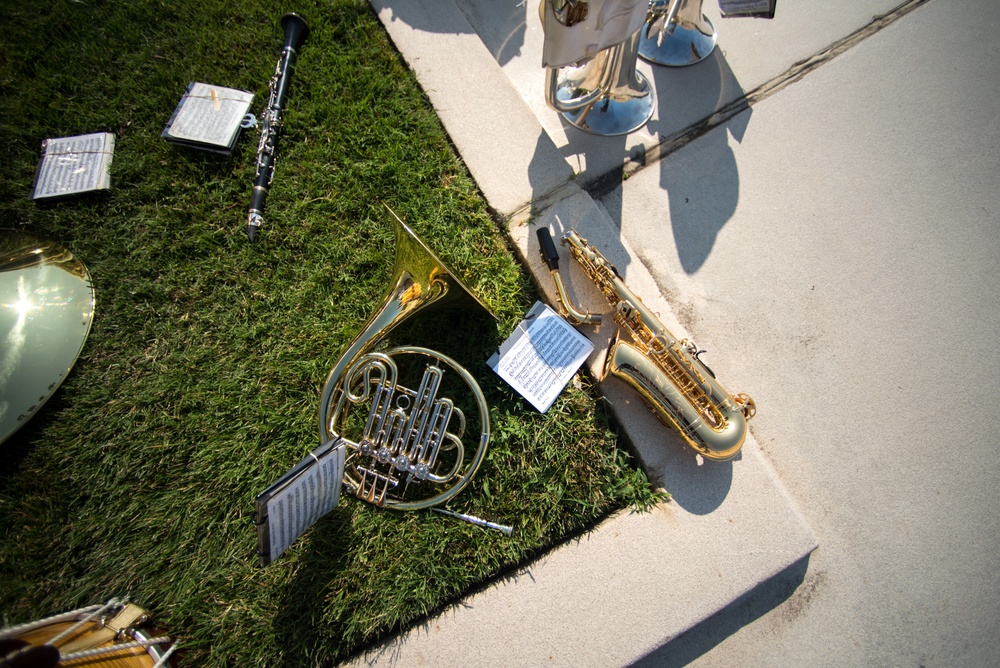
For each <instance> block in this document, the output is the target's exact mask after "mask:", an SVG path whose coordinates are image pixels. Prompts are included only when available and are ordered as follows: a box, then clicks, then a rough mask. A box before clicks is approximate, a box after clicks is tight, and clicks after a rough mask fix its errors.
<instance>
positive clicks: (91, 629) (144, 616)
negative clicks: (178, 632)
mask: <svg viewBox="0 0 1000 668" xmlns="http://www.w3.org/2000/svg"><path fill="white" fill-rule="evenodd" d="M148 620H149V614H148V613H147V612H146V610H144V609H143V608H141V607H139V606H137V605H135V604H133V603H128V602H126V601H122V600H119V599H111V600H110V601H108V602H107V603H105V604H104V605H92V606H88V607H86V608H80V609H79V610H73V611H71V612H66V613H62V614H58V615H54V616H52V617H47V618H45V619H41V620H38V621H34V622H29V623H27V624H21V625H19V626H14V627H11V628H8V629H3V630H0V641H3V642H4V643H5V644H6V645H8V646H11V647H16V649H13V650H11V651H8V652H7V654H6V656H4V657H0V666H2V665H50V666H56V665H60V666H61V665H81V666H84V665H85V666H93V667H94V668H99V667H100V666H109V667H110V666H121V667H122V668H128V667H130V666H135V667H136V668H139V667H143V668H148V667H150V666H152V667H153V668H160V667H162V666H168V665H172V664H171V657H172V656H173V654H174V652H175V650H176V648H177V644H176V643H174V642H173V640H172V639H171V638H170V637H167V636H151V635H150V634H149V633H148V631H146V630H145V629H143V628H142V627H143V625H145V624H146V623H147V621H148Z"/></svg>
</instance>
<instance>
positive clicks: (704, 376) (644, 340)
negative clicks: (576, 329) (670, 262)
mask: <svg viewBox="0 0 1000 668" xmlns="http://www.w3.org/2000/svg"><path fill="white" fill-rule="evenodd" d="M538 237H539V241H540V247H541V252H542V259H543V260H544V261H545V262H546V264H548V265H549V269H550V270H552V272H553V273H556V272H557V270H558V264H557V262H556V263H554V262H553V261H552V255H554V254H555V253H553V252H552V251H554V249H555V245H554V244H553V243H552V239H551V236H550V234H549V231H548V229H547V228H544V227H543V228H539V230H538ZM543 237H548V241H545V240H543ZM562 243H563V245H564V246H567V247H568V248H569V251H570V255H571V256H572V257H573V259H574V260H576V262H577V263H578V264H579V265H580V267H581V268H582V269H583V271H584V273H586V274H587V276H588V278H590V279H591V281H593V282H594V284H595V285H596V286H597V288H598V289H599V291H600V292H601V294H602V295H604V297H605V298H606V299H607V300H608V303H609V304H610V306H611V307H612V309H613V310H614V321H615V324H617V325H618V331H617V332H616V334H615V336H614V338H613V339H612V342H611V345H610V347H609V349H608V353H607V356H606V357H605V362H604V368H603V370H602V372H601V377H600V379H599V380H600V382H604V380H605V379H606V378H607V377H608V375H609V374H610V375H612V376H615V377H616V378H618V379H620V380H622V381H624V382H625V383H626V384H628V385H629V386H631V387H632V389H634V390H635V391H636V392H637V393H638V394H639V396H640V397H641V398H642V400H643V402H645V403H646V405H647V406H649V407H650V409H651V410H652V411H653V414H654V415H656V416H657V418H659V419H660V421H661V422H663V423H664V424H667V425H669V426H671V427H673V428H674V429H675V430H676V431H677V432H678V433H679V434H680V435H681V437H682V438H683V439H684V440H685V442H687V444H688V445H690V446H691V447H692V448H693V449H694V450H695V451H696V452H697V453H698V454H700V455H702V456H703V457H705V458H707V459H712V460H715V461H725V460H728V459H732V458H733V457H735V456H736V455H737V454H738V453H739V451H740V449H741V448H742V447H743V442H744V440H745V439H746V432H747V421H749V420H750V419H751V418H753V416H754V415H755V414H756V412H757V405H756V404H755V403H754V400H753V399H751V398H750V397H749V396H748V395H746V394H730V393H729V392H727V391H726V390H725V389H724V388H723V387H722V386H721V385H720V384H719V382H718V381H717V380H716V378H715V374H714V373H712V371H711V369H709V368H708V367H707V366H706V365H705V363H704V362H702V360H701V358H700V355H701V354H702V353H704V351H699V350H698V348H697V346H696V345H695V344H694V342H693V341H691V340H690V339H682V340H677V338H676V337H674V335H673V334H671V333H670V331H669V330H668V329H667V328H666V327H665V326H664V325H663V324H662V323H661V322H660V320H659V318H657V317H656V316H655V315H654V314H653V313H652V311H650V310H649V309H648V308H647V307H646V306H645V304H643V302H642V299H640V298H639V297H638V296H637V295H636V294H635V293H633V292H632V291H631V290H630V289H629V288H628V286H626V285H625V282H624V281H623V280H622V277H621V275H620V274H619V273H618V269H616V268H615V266H614V265H613V264H611V263H610V262H608V261H607V259H605V257H604V256H603V255H601V253H600V252H599V251H598V250H597V249H596V248H594V247H593V246H591V245H589V244H588V243H587V240H586V239H584V238H582V237H580V235H578V234H577V233H576V232H575V231H573V230H570V231H569V233H568V234H566V235H565V236H564V237H563V239H562ZM559 301H560V308H561V309H562V310H563V313H564V314H565V313H568V312H574V313H578V314H582V315H585V316H587V317H590V316H591V315H592V314H584V313H583V312H582V311H579V310H578V309H576V308H574V307H572V305H571V304H569V302H568V299H567V297H566V293H565V291H564V290H559ZM591 322H593V320H591ZM598 322H599V321H598Z"/></svg>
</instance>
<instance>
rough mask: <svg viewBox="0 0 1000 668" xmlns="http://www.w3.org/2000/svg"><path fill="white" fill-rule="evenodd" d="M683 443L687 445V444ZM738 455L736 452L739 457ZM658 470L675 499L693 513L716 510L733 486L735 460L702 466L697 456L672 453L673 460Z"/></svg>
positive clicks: (665, 486)
mask: <svg viewBox="0 0 1000 668" xmlns="http://www.w3.org/2000/svg"><path fill="white" fill-rule="evenodd" d="M664 429H666V427H664ZM682 447H685V448H687V446H686V445H683V446H682ZM684 454H685V455H687V454H688V453H687V452H685V453H684ZM739 458H740V457H739V456H737V460H736V461H738V460H739ZM657 473H658V474H659V478H660V480H662V485H663V487H664V488H665V489H666V490H667V491H669V492H670V498H671V499H672V500H673V501H674V503H676V504H677V505H679V506H680V507H681V508H683V509H684V510H686V511H688V512H689V513H691V514H692V515H708V514H710V513H712V512H713V511H715V509H716V508H718V507H719V506H720V505H722V502H723V501H725V500H726V497H727V496H728V495H729V490H730V488H731V487H732V486H733V461H727V462H705V463H703V464H702V465H700V466H699V465H698V462H697V460H696V459H695V457H692V456H683V457H673V458H672V459H671V461H670V464H669V465H668V466H664V467H663V468H662V469H661V470H660V471H657Z"/></svg>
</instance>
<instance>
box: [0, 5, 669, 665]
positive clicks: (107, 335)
mask: <svg viewBox="0 0 1000 668" xmlns="http://www.w3.org/2000/svg"><path fill="white" fill-rule="evenodd" d="M285 11H296V12H298V13H300V14H302V15H303V16H304V17H306V19H307V20H308V21H309V25H310V28H311V33H310V36H309V38H308V41H307V42H306V43H305V44H304V45H303V47H302V49H301V52H300V54H299V56H298V58H297V60H296V66H295V71H294V73H293V77H292V81H291V88H290V92H289V97H288V102H287V107H286V111H285V115H284V124H285V127H284V131H283V135H282V137H281V139H280V144H279V148H278V163H277V168H276V174H275V177H274V183H273V187H272V192H271V195H270V198H269V201H268V209H267V211H266V219H267V226H266V227H265V228H264V229H262V231H261V235H260V238H259V239H258V241H257V242H256V244H253V245H250V244H249V243H248V242H247V239H246V230H245V216H246V207H247V205H248V201H249V191H250V185H251V183H252V180H253V171H254V161H255V157H256V139H257V135H256V133H254V132H246V134H244V136H243V137H242V138H241V139H240V141H239V142H238V143H237V147H236V150H235V152H234V154H233V156H232V157H231V158H228V159H226V158H222V157H218V156H212V155H208V154H199V153H196V152H193V151H184V150H181V149H178V148H177V147H174V146H171V145H169V144H167V143H166V142H164V141H163V140H162V139H160V137H159V134H160V131H161V130H162V128H163V125H164V123H165V122H166V120H167V119H168V118H169V115H170V113H171V112H172V110H173V108H174V107H175V106H176V104H177V101H178V99H179V97H180V95H181V94H182V93H183V91H184V89H185V87H186V85H187V84H188V82H190V81H204V82H208V83H214V84H218V85H221V86H229V87H234V88H241V89H244V90H249V91H252V92H254V93H255V94H256V95H257V97H256V99H255V102H254V110H255V111H258V112H259V109H260V108H261V107H262V105H263V104H264V102H265V101H266V97H267V92H266V85H267V80H268V78H269V77H270V76H271V74H272V73H273V71H274V67H275V62H276V60H277V57H278V50H279V49H280V46H281V41H282V34H281V29H280V27H279V26H278V19H279V17H280V16H281V14H282V13H284V12H285ZM0 20H2V22H3V23H4V25H5V26H6V34H5V40H4V43H3V44H2V45H0V141H2V142H3V145H4V146H5V147H6V148H7V156H6V160H4V161H2V163H0V212H2V220H0V227H15V228H21V229H25V230H27V231H29V232H32V233H34V234H37V235H39V236H42V237H45V238H48V239H52V240H54V241H57V242H58V243H61V244H63V245H64V246H66V247H67V248H69V249H70V250H71V251H72V252H73V253H74V254H75V255H77V256H78V257H80V258H81V259H82V260H83V261H84V262H85V263H86V264H87V266H88V268H89V270H90V273H91V276H92V278H93V281H94V285H95V290H96V295H97V309H96V314H95V319H94V325H93V329H92V331H91V334H90V338H89V339H88V341H87V343H86V345H85V347H84V350H83V353H82V355H81V358H80V359H79V361H78V362H77V364H76V366H75V367H74V369H73V370H72V372H71V373H70V374H69V376H68V377H67V379H66V381H65V382H64V384H63V386H62V387H61V388H60V389H59V391H58V392H57V393H56V395H55V396H54V397H53V399H52V400H50V401H49V403H47V404H46V405H45V406H44V407H43V408H42V409H41V410H40V411H39V413H38V414H36V415H35V417H34V418H33V419H32V420H31V421H30V422H29V424H28V425H26V426H25V427H24V428H22V429H21V430H20V431H19V432H18V433H17V434H15V435H14V436H13V437H12V438H11V439H9V440H8V441H6V442H5V443H4V444H3V446H2V447H3V449H4V456H3V461H2V463H0V537H2V542H0V583H2V584H3V586H2V587H0V609H2V610H3V611H4V614H5V619H4V621H5V622H6V623H11V624H13V623H18V622H22V621H27V620H30V619H38V618H41V617H44V616H46V615H49V614H53V613H56V612H61V611H65V610H70V609H74V608H77V607H81V606H84V605H89V604H92V603H96V602H103V601H104V600H107V599H108V598H110V597H112V596H122V595H128V596H130V597H131V598H132V600H133V601H135V602H137V603H140V604H141V605H143V606H144V607H146V608H148V609H149V610H150V611H151V612H152V613H153V615H154V618H155V621H156V622H157V623H158V624H159V625H161V626H163V627H164V628H166V629H168V630H169V631H170V632H171V633H172V634H174V635H176V636H177V637H178V638H180V639H181V641H182V643H183V645H184V648H185V653H184V656H183V660H184V663H185V664H187V665H204V666H212V665H230V664H232V663H239V664H241V665H262V666H263V665H281V664H286V665H288V664H290V665H298V664H330V663H333V662H334V661H336V660H337V659H340V658H343V657H346V656H348V655H350V654H351V653H352V652H355V651H357V650H358V649H360V648H362V647H363V646H365V645H367V644H369V643H371V642H374V641H376V640H377V639H378V638H380V637H384V636H385V635H386V634H388V633H391V632H393V631H394V630H398V629H401V628H405V627H407V626H409V625H411V624H413V623H415V622H416V621H419V620H420V619H422V618H424V617H425V616H426V615H428V614H431V613H433V611H435V610H438V609H440V608H441V606H444V605H447V604H448V603H449V602H452V601H454V600H456V599H457V598H458V597H460V596H461V595H463V593H467V592H470V591H473V590H475V589H476V588H479V587H482V586H484V583H487V582H489V581H490V579H491V578H493V577H495V576H497V575H498V574H501V573H503V572H505V571H506V570H507V569H511V568H514V567H517V566H518V565H520V564H523V563H525V562H526V561H528V560H530V559H531V558H533V557H535V556H537V555H539V554H540V553H542V552H543V551H545V550H546V549H548V548H549V547H551V546H552V545H554V544H557V543H558V542H559V541H560V540H563V539H564V538H565V537H566V536H570V535H574V534H575V533H577V532H580V531H583V530H586V528H587V527H588V526H591V524H592V523H593V522H595V521H597V520H599V519H600V518H601V517H603V516H605V515H606V513H608V512H610V511H611V510H613V509H615V508H619V507H624V506H632V507H635V508H642V507H644V506H646V505H648V504H650V503H652V502H654V501H655V500H656V499H657V498H660V497H658V496H657V494H656V492H655V491H654V490H652V489H651V486H650V483H649V481H648V480H647V479H646V477H645V475H644V474H643V472H642V471H641V470H640V469H639V468H638V466H637V465H636V463H635V462H634V461H633V460H632V458H631V457H630V456H629V454H628V453H627V452H625V451H624V450H622V449H621V448H619V447H617V445H616V439H615V437H614V434H613V433H612V431H611V430H610V429H609V427H608V425H607V423H606V416H605V415H604V413H603V411H602V409H601V407H600V404H599V401H598V400H597V398H596V397H597V393H596V391H595V389H594V388H593V387H592V385H591V382H590V380H589V379H588V378H586V377H585V376H579V377H578V378H577V380H576V382H575V383H574V384H571V385H570V387H569V388H568V389H567V390H566V391H565V392H564V393H563V394H562V395H561V396H560V397H559V399H558V400H557V401H556V403H555V405H554V406H553V407H552V408H551V409H550V410H549V411H548V412H547V413H546V414H545V415H540V414H538V413H536V412H534V411H533V410H532V409H530V407H529V406H527V404H526V403H524V402H523V400H521V399H520V398H519V397H518V396H517V395H515V394H514V393H513V391H512V390H510V389H509V388H508V387H506V386H505V385H504V384H503V383H502V381H500V380H499V378H497V377H496V376H494V375H493V373H492V371H490V370H489V369H488V368H486V366H485V359H486V357H487V352H488V351H489V350H491V349H493V348H495V347H496V345H497V344H498V343H499V339H502V338H503V336H504V334H505V333H506V332H509V331H511V330H512V329H513V327H514V326H515V324H516V323H517V322H518V321H519V319H520V317H521V316H522V315H523V313H525V312H526V311H527V309H528V308H529V307H530V305H531V304H532V303H533V302H534V300H535V299H536V298H537V295H536V292H535V290H534V288H533V286H532V284H531V281H530V279H529V278H528V276H527V275H526V272H525V271H524V270H523V268H522V267H521V266H520V265H519V264H518V263H517V261H516V260H515V258H514V255H513V253H512V252H511V250H510V248H509V245H508V241H507V239H506V236H505V234H504V232H503V231H502V230H501V229H500V228H499V226H498V225H497V224H496V222H495V221H494V220H493V219H492V218H491V217H490V215H489V213H488V211H487V207H486V205H485V202H484V201H483V198H482V197H481V195H480V194H479V192H478V190H477V188H476V185H475V183H474V182H473V180H472V179H471V177H470V176H469V174H468V173H467V171H466V169H465V167H464V165H463V164H462V163H461V160H460V159H459V158H458V157H457V154H456V152H455V150H454V147H453V146H452V145H451V144H450V142H449V140H448V137H447V135H446V134H445V132H444V131H443V129H442V127H441V125H440V122H439V120H438V119H437V117H436V115H435V114H434V112H433V109H432V108H431V107H430V105H429V104H428V102H427V100H426V98H425V96H424V95H423V93H422V92H421V91H420V89H419V86H418V85H417V83H416V81H415V78H414V77H413V75H412V73H411V72H410V71H409V70H408V69H407V68H406V66H405V65H404V64H403V62H402V59H401V58H400V57H399V55H398V53H397V52H396V51H395V49H394V48H393V46H392V45H391V43H390V42H389V40H388V39H387V37H386V35H385V33H384V30H383V28H382V26H381V24H380V23H379V22H378V20H377V18H376V17H375V16H374V13H373V12H372V10H371V8H370V7H369V6H368V4H367V3H366V2H362V1H360V0H354V1H350V2H347V1H344V2H333V3H321V2H304V3H299V4H296V5H294V6H292V5H290V4H287V3H279V4H277V5H274V4H271V3H264V2H262V1H259V2H254V1H248V2H243V3H240V6H239V7H233V6H231V5H230V4H227V3H222V2H217V1H214V0H206V1H205V2H201V3H190V4H188V3H182V4H171V3H165V2H158V1H154V0H139V1H137V2H134V3H106V2H98V1H96V0H95V1H92V2H86V3H81V2H71V1H70V0H64V1H59V0H50V1H47V2H40V3H31V5H30V6H28V5H24V4H23V3H16V2H13V1H12V0H0ZM95 131H109V132H114V133H115V135H116V152H115V158H114V162H113V164H112V170H111V176H112V188H111V190H110V191H108V192H106V193H101V194H97V195H89V196H85V197H80V198H77V199H74V200H69V201H66V202H62V203H56V204H50V205H39V204H35V203H32V202H31V201H29V200H28V199H27V194H28V192H29V191H30V187H31V182H32V179H33V177H34V171H35V169H36V166H37V161H38V147H39V144H40V142H41V140H42V139H44V138H46V137H58V136H70V135H74V134H83V133H87V132H95ZM383 203H385V204H388V205H390V206H391V207H392V208H393V210H395V211H396V212H397V213H398V214H399V215H400V216H401V217H402V218H403V219H404V220H406V222H407V223H408V224H409V225H411V226H412V227H413V228H414V229H415V230H416V231H417V232H418V234H420V236H421V237H422V238H423V239H424V240H425V241H426V242H427V243H428V245H429V246H430V247H431V248H432V249H433V250H434V251H435V252H436V253H437V254H438V255H439V256H440V257H441V258H442V259H443V260H444V261H445V262H446V264H447V265H448V266H449V268H450V269H451V270H452V271H454V272H455V273H456V274H457V275H458V276H459V277H461V278H462V280H463V281H465V282H466V283H467V284H468V285H469V286H470V287H471V288H472V289H473V291H474V292H475V293H476V295H477V296H479V297H480V299H482V300H483V301H484V302H485V303H486V304H487V305H488V306H489V307H490V308H491V309H492V310H493V311H494V313H496V315H497V317H498V320H499V325H498V327H497V333H496V334H495V335H493V334H490V335H480V334H479V333H478V332H477V333H470V332H468V331H466V330H462V329H458V328H456V327H455V326H454V325H453V323H452V322H451V321H450V320H448V319H445V318H439V319H435V320H434V321H433V322H432V324H427V323H424V322H421V323H420V324H419V326H417V325H414V326H413V327H409V328H406V329H405V331H402V332H400V336H402V335H404V334H411V333H412V334H413V335H427V336H431V335H433V336H434V337H437V338H440V339H446V340H447V341H446V343H448V345H452V346H458V347H459V348H461V349H462V350H463V352H464V353H465V355H464V357H463V360H462V361H464V363H465V365H466V367H467V368H469V370H470V371H471V372H472V373H473V375H475V376H476V378H477V379H478V381H479V383H480V385H482V387H483V389H484V392H485V393H486V395H487V399H488V402H489V404H490V407H491V414H490V418H491V421H492V427H493V429H492V432H493V433H492V439H491V443H490V450H489V452H488V454H487V457H486V461H485V462H484V464H483V466H482V468H481V469H480V471H479V473H478V475H477V476H476V478H475V479H474V480H473V482H472V484H471V485H470V487H469V488H468V489H466V490H465V491H464V492H463V493H462V494H461V495H460V496H459V497H458V498H457V499H456V501H455V502H454V504H453V505H452V508H453V509H455V510H459V511H463V512H468V513H470V514H474V515H477V516H480V517H484V518H488V519H491V520H495V521H500V522H502V523H505V524H512V525H514V527H515V533H514V536H513V537H512V538H507V537H504V536H502V535H501V534H499V533H497V532H491V531H486V530H483V529H481V528H478V527H474V526H471V525H467V524H465V523H462V522H458V521H454V520H451V519H449V518H444V517H440V516H437V515H436V514H432V513H427V512H418V513H410V514H401V513H391V512H384V511H378V510H376V509H374V508H372V507H370V506H367V505H365V504H362V503H361V502H358V501H356V500H354V499H344V500H343V502H342V506H341V507H340V508H338V509H337V510H336V511H334V512H333V513H331V514H330V515H328V516H327V517H325V518H323V519H322V520H320V521H319V522H318V523H317V524H316V525H315V526H314V527H313V528H312V529H311V530H310V531H309V532H308V533H307V534H306V535H305V536H304V537H303V538H302V539H300V540H299V541H298V542H297V543H296V544H295V545H294V546H293V547H292V549H291V550H290V551H289V552H288V553H286V555H284V556H283V557H281V559H279V560H278V561H277V562H276V563H275V564H273V565H272V566H270V567H268V568H266V569H262V568H260V567H259V565H258V564H257V559H256V557H255V555H254V554H253V551H254V548H255V545H256V543H255V534H254V528H253V526H252V525H251V522H250V519H251V517H250V516H251V511H252V500H253V497H254V495H255V494H256V493H257V492H259V491H261V490H262V489H263V488H264V487H266V486H267V485H268V484H269V483H270V482H272V481H273V480H274V479H275V478H276V477H277V476H279V475H280V474H281V473H283V472H284V471H285V470H287V469H288V468H289V467H290V466H291V465H292V464H294V463H295V462H296V461H298V460H299V459H300V458H301V457H302V456H303V455H304V454H305V453H306V452H308V451H309V450H311V449H312V448H313V447H315V445H316V444H317V434H316V416H317V413H318V405H317V404H318V399H319V394H320V391H321V389H322V385H323V383H324V381H325V379H326V375H327V373H328V372H329V370H330V368H331V367H332V365H333V363H334V362H335V361H336V358H337V357H338V356H339V354H340V352H341V351H342V350H343V349H344V348H345V347H346V345H347V343H348V342H349V341H350V340H351V339H352V338H353V336H354V335H355V334H356V333H357V332H358V331H359V330H360V329H361V327H362V325H363V323H364V322H365V320H366V319H367V318H368V316H370V315H371V313H372V312H373V311H374V309H375V308H376V307H377V305H378V301H379V299H380V298H381V295H382V294H383V293H384V292H385V290H386V289H387V281H388V275H389V271H390V269H391V265H392V260H393V253H394V249H393V237H392V229H391V225H390V223H389V218H388V216H387V215H386V214H385V212H384V206H383ZM400 341H401V342H406V343H410V342H413V343H417V341H406V340H404V339H400ZM469 360H472V361H473V362H475V363H473V362H469ZM476 360H481V362H478V361H476Z"/></svg>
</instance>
